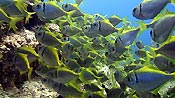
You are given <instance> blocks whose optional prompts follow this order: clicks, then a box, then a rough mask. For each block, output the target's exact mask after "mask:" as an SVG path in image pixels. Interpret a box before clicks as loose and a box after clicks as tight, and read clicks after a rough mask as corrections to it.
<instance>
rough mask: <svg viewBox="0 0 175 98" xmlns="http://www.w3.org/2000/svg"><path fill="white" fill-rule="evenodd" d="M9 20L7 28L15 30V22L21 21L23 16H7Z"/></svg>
mask: <svg viewBox="0 0 175 98" xmlns="http://www.w3.org/2000/svg"><path fill="white" fill-rule="evenodd" d="M9 18H10V22H9V26H10V27H9V30H10V29H11V28H12V29H13V30H14V31H15V32H16V30H17V27H16V23H17V22H19V21H21V20H22V19H23V17H9Z"/></svg>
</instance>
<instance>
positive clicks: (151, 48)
mask: <svg viewBox="0 0 175 98" xmlns="http://www.w3.org/2000/svg"><path fill="white" fill-rule="evenodd" d="M149 49H150V52H151V53H152V57H151V58H154V57H156V49H155V48H153V47H150V46H149Z"/></svg>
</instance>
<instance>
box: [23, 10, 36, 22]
mask: <svg viewBox="0 0 175 98" xmlns="http://www.w3.org/2000/svg"><path fill="white" fill-rule="evenodd" d="M25 12H26V19H25V24H26V23H28V22H29V19H30V18H32V15H33V14H35V13H36V12H28V11H25Z"/></svg>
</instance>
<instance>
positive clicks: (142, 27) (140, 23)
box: [137, 20, 147, 31]
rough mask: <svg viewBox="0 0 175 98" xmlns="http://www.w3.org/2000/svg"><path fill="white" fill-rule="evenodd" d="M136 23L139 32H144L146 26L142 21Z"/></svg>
mask: <svg viewBox="0 0 175 98" xmlns="http://www.w3.org/2000/svg"><path fill="white" fill-rule="evenodd" d="M137 23H138V25H139V28H140V30H141V31H144V30H146V28H147V26H146V24H145V23H144V22H143V20H142V21H137Z"/></svg>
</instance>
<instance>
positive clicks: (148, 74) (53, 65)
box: [0, 0, 175, 98]
mask: <svg viewBox="0 0 175 98" xmlns="http://www.w3.org/2000/svg"><path fill="white" fill-rule="evenodd" d="M82 3H84V1H83V0H75V3H64V0H48V1H44V0H0V21H1V23H8V24H9V30H10V29H12V30H14V31H17V29H18V28H17V27H16V23H17V22H19V21H24V23H28V22H30V21H29V20H30V19H31V18H32V15H33V14H36V15H37V17H38V19H39V20H40V21H42V22H44V23H45V24H44V25H37V26H35V27H32V28H33V31H34V32H35V37H36V39H37V41H38V42H39V45H38V46H37V47H29V46H23V47H18V48H17V49H16V52H15V53H14V57H13V63H14V64H15V65H16V67H17V69H18V70H19V72H20V74H21V75H22V74H28V79H30V78H31V73H32V72H33V71H34V72H35V73H36V74H37V75H39V76H40V77H41V78H42V82H43V83H44V84H45V85H46V86H47V87H48V88H52V89H54V90H55V91H56V92H58V93H59V94H60V96H62V97H63V98H146V97H145V94H146V95H148V94H149V95H151V96H154V97H153V98H158V97H157V96H161V98H174V97H175V91H173V90H171V89H169V91H167V93H166V94H164V95H162V94H161V93H159V90H160V89H164V88H162V87H163V85H166V83H168V82H169V81H170V80H173V79H175V36H173V32H175V10H174V12H170V11H168V10H166V9H165V6H166V5H167V4H168V3H170V4H172V5H175V0H143V1H142V2H141V3H140V4H139V5H137V6H136V7H135V8H133V12H132V13H133V17H135V18H137V19H138V20H140V22H138V26H137V27H134V26H132V24H131V21H128V20H127V18H126V17H124V18H120V17H119V16H118V15H113V16H110V17H107V16H102V15H100V14H94V15H90V14H86V13H83V11H82V10H81V9H80V7H79V5H81V4H82ZM28 6H31V7H32V11H28V9H27V7H28ZM174 9H175V7H174ZM143 20H152V21H151V22H150V23H144V22H143ZM49 23H53V24H56V25H58V26H59V28H60V32H58V31H54V30H51V29H50V28H48V24H49ZM118 24H122V26H121V27H117V25H118ZM147 29H151V30H150V37H151V39H152V41H153V42H154V43H156V44H157V45H149V46H147V45H144V43H143V42H142V40H139V41H136V39H137V38H138V36H139V35H141V34H142V33H143V32H144V31H145V30H147ZM133 47H135V48H133ZM34 61H38V62H39V63H38V64H39V65H38V67H37V69H35V70H34V69H33V68H32V67H31V66H30V64H31V63H32V62H34ZM174 88H175V86H174ZM172 89H173V88H172ZM148 98H150V97H148ZM151 98H152V97H151ZM159 98H160V97H159Z"/></svg>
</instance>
